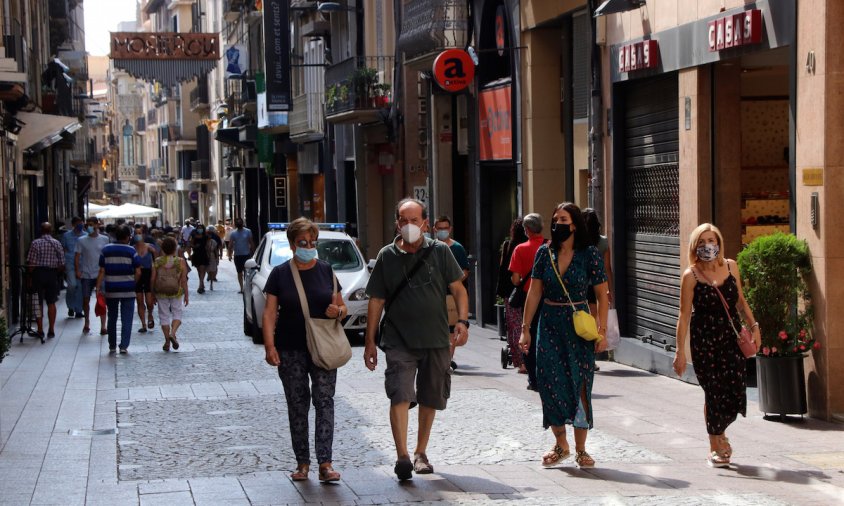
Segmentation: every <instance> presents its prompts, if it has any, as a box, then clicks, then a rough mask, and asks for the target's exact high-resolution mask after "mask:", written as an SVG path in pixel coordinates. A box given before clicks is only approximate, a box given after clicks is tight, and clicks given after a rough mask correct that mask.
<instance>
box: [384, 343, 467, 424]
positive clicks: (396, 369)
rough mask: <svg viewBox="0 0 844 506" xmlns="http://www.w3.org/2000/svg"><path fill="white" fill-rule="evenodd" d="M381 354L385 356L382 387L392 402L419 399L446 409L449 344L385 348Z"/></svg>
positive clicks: (449, 359)
mask: <svg viewBox="0 0 844 506" xmlns="http://www.w3.org/2000/svg"><path fill="white" fill-rule="evenodd" d="M384 354H385V355H386V359H387V370H386V371H385V372H384V387H385V389H386V391H387V397H388V398H389V399H390V403H391V404H400V403H402V402H409V403H410V407H413V406H415V405H416V404H417V403H418V404H421V405H422V406H427V407H429V408H434V409H439V410H443V409H445V406H446V403H447V401H448V398H449V397H450V396H451V372H450V370H449V366H450V365H451V353H450V352H449V349H448V348H433V349H432V348H425V349H406V348H387V349H385V350H384ZM414 382H415V385H414ZM414 386H415V388H414Z"/></svg>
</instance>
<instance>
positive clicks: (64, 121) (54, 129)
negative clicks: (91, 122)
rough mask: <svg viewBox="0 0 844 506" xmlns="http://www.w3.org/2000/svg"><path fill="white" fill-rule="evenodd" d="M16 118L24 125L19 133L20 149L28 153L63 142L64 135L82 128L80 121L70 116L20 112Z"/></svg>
mask: <svg viewBox="0 0 844 506" xmlns="http://www.w3.org/2000/svg"><path fill="white" fill-rule="evenodd" d="M15 118H17V120H18V121H19V122H20V123H22V124H23V126H22V127H21V131H20V133H18V147H19V148H20V149H21V151H24V152H27V153H35V152H36V151H41V150H42V149H45V148H48V147H50V146H52V145H53V144H55V143H56V142H59V141H60V140H62V134H64V133H68V134H72V133H73V132H75V131H77V130H79V129H80V128H82V125H81V124H79V120H77V119H76V118H72V117H70V116H54V115H52V114H40V113H35V112H18V113H17V114H16V115H15Z"/></svg>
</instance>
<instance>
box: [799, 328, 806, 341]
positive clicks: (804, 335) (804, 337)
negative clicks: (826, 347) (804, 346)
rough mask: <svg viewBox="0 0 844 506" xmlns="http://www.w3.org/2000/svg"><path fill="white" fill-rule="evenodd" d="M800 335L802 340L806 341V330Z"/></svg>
mask: <svg viewBox="0 0 844 506" xmlns="http://www.w3.org/2000/svg"><path fill="white" fill-rule="evenodd" d="M798 335H799V336H800V339H806V329H803V330H801V331H800V334H798Z"/></svg>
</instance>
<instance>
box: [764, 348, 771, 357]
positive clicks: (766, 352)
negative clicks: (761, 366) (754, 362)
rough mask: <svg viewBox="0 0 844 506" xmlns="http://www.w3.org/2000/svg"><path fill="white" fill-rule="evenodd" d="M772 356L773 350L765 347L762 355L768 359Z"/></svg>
mask: <svg viewBox="0 0 844 506" xmlns="http://www.w3.org/2000/svg"><path fill="white" fill-rule="evenodd" d="M770 354H771V349H770V348H768V347H767V346H765V347H764V348H762V355H765V356H766V357H767V356H768V355H770Z"/></svg>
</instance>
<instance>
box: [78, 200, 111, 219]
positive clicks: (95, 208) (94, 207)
mask: <svg viewBox="0 0 844 506" xmlns="http://www.w3.org/2000/svg"><path fill="white" fill-rule="evenodd" d="M115 207H117V206H113V205H111V204H106V205H104V206H101V205H100V204H94V203H90V202H89V203H88V205H87V206H85V216H88V215H89V214H97V213H101V212H103V211H108V210H109V209H114V208H115Z"/></svg>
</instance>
